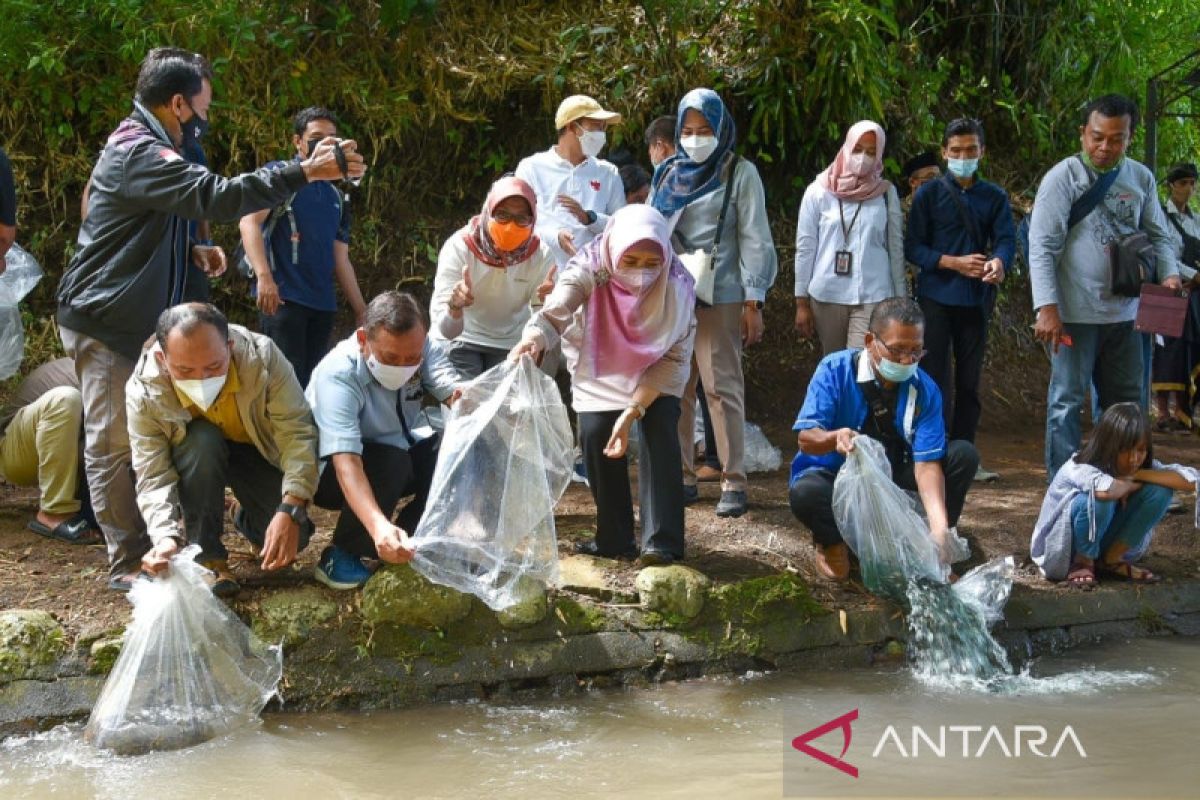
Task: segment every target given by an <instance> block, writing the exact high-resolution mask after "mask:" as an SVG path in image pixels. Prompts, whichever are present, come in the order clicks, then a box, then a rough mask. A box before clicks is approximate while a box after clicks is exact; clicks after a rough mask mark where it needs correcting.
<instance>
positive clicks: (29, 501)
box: [0, 411, 1200, 635]
mask: <svg viewBox="0 0 1200 800" xmlns="http://www.w3.org/2000/svg"><path fill="white" fill-rule="evenodd" d="M788 413H789V416H790V415H791V414H792V413H794V412H793V411H789V412H788ZM766 427H767V433H768V435H769V436H770V438H771V439H772V441H773V442H774V443H775V444H776V445H777V446H779V447H780V448H781V449H782V450H783V453H784V464H785V466H784V468H782V469H780V470H778V471H776V472H772V473H762V474H755V475H752V476H751V485H750V511H749V513H747V514H746V515H745V516H744V517H742V518H740V519H721V518H718V517H717V516H716V515H715V514H714V513H713V509H714V507H715V505H716V501H717V498H718V496H719V494H720V489H719V486H718V485H717V484H701V489H700V495H701V501H700V502H699V503H697V504H696V505H694V506H691V507H690V508H688V510H687V520H686V522H687V548H688V560H687V563H688V564H690V565H691V566H693V567H695V568H697V569H699V570H701V571H702V572H704V573H706V574H708V575H709V576H711V577H712V578H713V579H715V580H716V581H718V582H729V581H736V580H739V579H743V578H750V577H757V576H762V575H770V574H776V573H778V572H780V571H782V570H794V571H796V572H798V573H799V574H800V575H801V576H802V577H804V578H805V579H807V580H808V581H809V582H810V584H811V585H812V586H813V590H814V594H815V595H816V597H817V598H818V599H819V600H821V601H823V602H825V603H826V604H828V605H829V606H830V607H838V608H847V607H860V606H863V605H869V604H873V603H875V602H877V601H876V600H875V599H874V598H872V597H871V596H870V595H869V594H867V593H866V591H865V589H863V588H862V586H861V585H860V584H856V583H854V582H851V583H850V584H847V585H844V586H838V587H835V586H832V585H830V584H828V583H825V582H824V581H822V580H820V579H819V578H818V577H817V576H816V573H815V571H814V569H813V549H812V545H811V543H810V542H811V540H810V538H809V535H808V533H807V531H805V530H804V529H803V528H802V527H801V526H800V525H799V523H797V522H796V521H795V520H794V518H793V517H792V515H791V512H790V511H789V509H788V503H787V468H786V464H787V462H788V461H789V460H790V458H791V456H792V455H793V453H794V451H795V445H794V440H793V438H792V435H791V433H790V432H789V431H787V430H786V428H785V427H783V426H782V425H780V426H771V425H767V426H766ZM1042 442H1043V438H1042V423H1041V422H1040V420H1037V419H1032V418H1030V417H1027V416H1026V417H1024V418H1022V417H1021V416H1019V415H1014V416H1013V418H1012V419H1011V420H1009V421H1006V422H1005V423H1003V424H1000V425H995V424H994V425H993V427H992V428H991V429H985V430H984V431H983V432H982V433H981V434H980V439H979V445H980V449H981V451H982V453H983V458H984V463H985V464H986V465H987V466H988V467H989V468H990V469H992V470H995V471H997V472H999V473H1000V474H1001V476H1002V477H1001V479H1000V480H999V481H997V482H995V483H992V484H986V485H985V484H975V485H974V487H973V488H972V491H971V494H970V495H969V496H968V498H967V506H966V510H965V512H964V515H963V518H962V520H961V521H960V525H959V528H960V531H961V532H962V533H964V534H965V535H966V536H967V537H968V539H969V540H970V541H971V543H972V546H973V549H974V550H975V551H976V556H975V558H973V559H972V563H974V562H976V561H982V560H984V559H985V558H991V557H994V556H998V555H1008V554H1012V555H1015V556H1016V557H1017V561H1018V564H1020V565H1021V569H1020V573H1019V580H1021V581H1022V582H1025V583H1029V584H1031V585H1034V586H1036V587H1038V588H1040V589H1043V590H1045V591H1056V592H1057V591H1070V590H1069V589H1065V588H1060V587H1056V586H1053V585H1051V584H1049V583H1047V582H1045V581H1043V580H1041V579H1040V578H1039V577H1038V576H1037V573H1036V570H1035V569H1034V568H1033V567H1032V565H1031V563H1030V562H1029V559H1028V543H1029V534H1030V532H1031V530H1032V528H1033V523H1034V520H1035V519H1036V516H1037V512H1038V509H1039V507H1040V503H1041V497H1042V491H1043V489H1044V486H1045V479H1044V474H1043V469H1042V465H1041V458H1042ZM1155 448H1156V452H1155V455H1156V456H1157V457H1158V458H1160V459H1162V460H1164V461H1167V462H1172V461H1178V462H1182V463H1192V464H1195V463H1197V462H1200V438H1196V437H1191V436H1180V435H1170V436H1168V435H1156V440H1155ZM35 500H36V493H35V492H33V491H31V490H28V489H20V488H17V487H12V486H8V485H4V484H0V609H7V608H40V609H46V610H48V611H51V612H52V613H54V614H55V615H56V616H57V617H58V618H59V620H60V621H61V622H62V623H63V624H64V625H65V626H66V628H67V629H68V631H69V633H70V634H72V635H79V634H89V633H91V634H94V633H99V632H101V631H104V630H108V629H111V628H113V627H118V626H121V625H123V624H124V623H125V622H126V621H127V618H128V613H129V606H128V604H127V602H126V601H125V599H124V597H123V596H122V595H119V594H117V593H115V592H112V591H109V590H108V589H107V588H106V586H105V584H106V579H107V571H108V568H107V560H106V557H105V552H104V549H103V547H100V546H91V547H79V546H71V545H66V544H62V543H60V542H57V541H52V540H48V539H44V538H42V537H39V536H37V535H35V534H33V533H32V532H30V531H27V530H26V529H25V524H26V522H27V521H28V520H29V519H30V518H31V517H32V515H33V513H34V511H35ZM1183 502H1184V509H1185V510H1184V513H1180V514H1173V515H1168V517H1167V519H1166V520H1164V522H1163V524H1162V525H1160V527H1159V530H1158V534H1157V536H1156V538H1155V540H1154V546H1153V548H1152V552H1151V554H1150V555H1149V557H1148V558H1147V559H1146V564H1147V565H1148V566H1149V567H1150V568H1152V569H1154V570H1156V571H1158V572H1160V573H1161V574H1163V575H1164V576H1165V577H1166V578H1167V579H1168V580H1171V579H1179V578H1184V577H1196V576H1198V575H1200V554H1198V553H1197V548H1196V546H1195V545H1196V541H1197V532H1196V531H1195V529H1194V528H1193V526H1192V512H1193V506H1194V503H1195V498H1194V497H1192V496H1188V497H1184V498H1183ZM314 519H315V520H316V521H317V524H318V534H317V536H316V538H315V539H314V541H313V542H312V543H310V545H309V546H308V548H307V549H306V550H305V551H304V552H303V553H301V557H300V561H299V563H298V564H297V565H296V566H295V567H293V568H291V569H289V570H286V571H284V572H282V573H277V574H266V573H263V572H261V571H260V570H259V569H258V567H257V565H256V564H255V563H254V561H253V560H252V559H251V556H250V551H249V546H248V545H247V543H246V542H245V540H243V539H241V538H240V537H238V536H236V535H233V534H229V535H227V537H226V541H227V544H228V545H229V548H230V551H231V566H232V568H233V571H234V572H235V574H236V575H237V576H238V578H239V580H241V581H242V583H243V585H244V586H245V587H246V589H245V591H244V592H243V596H248V595H250V594H253V593H259V592H265V591H269V590H270V589H271V587H276V586H284V585H287V586H292V585H300V584H308V583H315V581H314V579H313V578H312V569H313V566H314V564H315V562H316V559H317V556H318V555H319V553H320V551H321V549H322V548H323V547H324V545H325V543H326V542H327V540H328V538H329V536H330V531H331V527H332V524H333V522H334V517H333V515H332V514H330V513H328V512H322V511H319V510H318V511H317V512H316V513H315V514H314ZM557 519H558V532H559V551H560V554H561V555H564V556H565V555H569V554H570V553H571V552H572V551H573V545H574V544H575V543H576V542H579V541H584V540H586V539H588V538H590V536H591V535H592V532H593V531H594V527H593V525H594V517H593V510H592V501H591V495H590V494H589V493H588V490H587V488H586V487H584V486H581V485H572V486H571V487H570V488H569V489H568V490H567V493H566V496H565V497H564V498H563V500H562V502H561V503H560V505H559V509H558V513H557ZM614 569H615V572H616V575H617V580H618V582H619V583H620V584H623V585H624V586H627V587H628V588H629V589H630V591H632V584H633V579H634V577H635V575H636V574H637V568H636V567H635V566H634V565H632V564H627V563H620V562H617V563H616V564H615V567H614Z"/></svg>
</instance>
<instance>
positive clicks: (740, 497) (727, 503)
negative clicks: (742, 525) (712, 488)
mask: <svg viewBox="0 0 1200 800" xmlns="http://www.w3.org/2000/svg"><path fill="white" fill-rule="evenodd" d="M745 513H746V493H745V492H734V491H724V492H721V501H720V502H719V503H717V516H718V517H740V516H741V515H742V514H745Z"/></svg>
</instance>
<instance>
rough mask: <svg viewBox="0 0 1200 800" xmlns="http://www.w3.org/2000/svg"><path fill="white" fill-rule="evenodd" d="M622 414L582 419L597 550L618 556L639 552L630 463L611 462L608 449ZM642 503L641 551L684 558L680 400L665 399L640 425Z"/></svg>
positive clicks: (594, 413) (591, 415)
mask: <svg viewBox="0 0 1200 800" xmlns="http://www.w3.org/2000/svg"><path fill="white" fill-rule="evenodd" d="M619 416H621V412H620V411H584V412H581V413H580V414H579V437H580V439H581V441H582V445H583V463H584V465H585V467H586V468H587V476H588V483H589V484H590V486H591V490H592V499H593V500H594V501H595V503H596V546H597V547H599V548H600V552H601V553H603V554H605V555H610V556H615V555H618V554H620V553H624V552H628V551H630V550H633V549H634V548H635V546H636V545H635V538H634V534H633V495H632V492H631V490H630V487H629V461H628V459H626V458H625V457H624V456H622V457H621V458H609V457H608V456H606V455H604V447H605V446H606V445H607V444H608V440H609V437H611V436H612V429H613V425H614V424H615V423H616V421H617V418H618V417H619ZM638 424H639V425H641V437H640V441H639V449H638V502H639V504H640V508H641V519H642V550H655V551H657V552H660V553H668V554H670V555H672V556H674V557H675V558H683V462H682V457H681V455H680V452H679V398H678V397H668V396H665V395H664V396H662V397H659V398H658V399H657V400H655V401H654V402H653V403H651V404H650V407H649V408H647V409H646V416H645V417H643V418H642V420H641V421H640V422H639V423H638Z"/></svg>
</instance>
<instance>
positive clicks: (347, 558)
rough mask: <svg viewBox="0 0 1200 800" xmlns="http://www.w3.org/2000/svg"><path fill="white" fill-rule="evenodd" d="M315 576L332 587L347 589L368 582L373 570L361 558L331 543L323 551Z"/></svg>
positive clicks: (314, 572) (339, 589)
mask: <svg viewBox="0 0 1200 800" xmlns="http://www.w3.org/2000/svg"><path fill="white" fill-rule="evenodd" d="M313 576H314V577H315V578H316V579H317V580H319V581H320V582H321V583H323V584H325V585H326V586H328V587H329V588H330V589H336V590H338V591H347V590H349V589H357V588H359V587H360V586H362V585H363V584H364V583H366V582H367V579H368V578H370V577H371V570H369V569H367V565H366V564H364V563H363V562H362V559H361V558H358V557H357V556H354V555H351V554H350V553H347V552H346V551H345V550H343V549H342V548H340V547H336V546H334V545H330V546H329V547H326V548H325V550H324V552H322V553H321V560H320V561H319V562H317V568H316V569H315V570H313Z"/></svg>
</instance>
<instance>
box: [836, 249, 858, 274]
mask: <svg viewBox="0 0 1200 800" xmlns="http://www.w3.org/2000/svg"><path fill="white" fill-rule="evenodd" d="M853 263H854V254H853V253H851V252H850V251H849V250H838V251H837V253H835V254H834V256H833V274H834V275H849V274H850V265H851V264H853Z"/></svg>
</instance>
